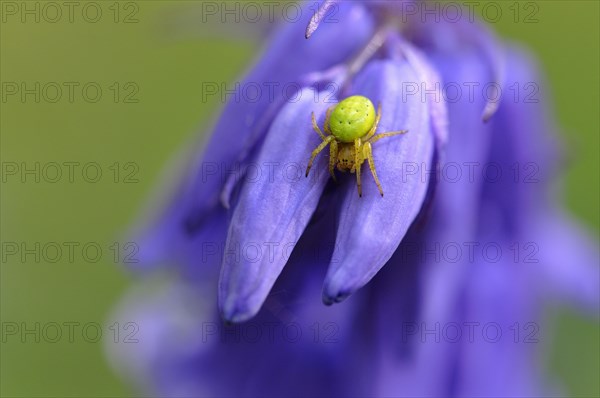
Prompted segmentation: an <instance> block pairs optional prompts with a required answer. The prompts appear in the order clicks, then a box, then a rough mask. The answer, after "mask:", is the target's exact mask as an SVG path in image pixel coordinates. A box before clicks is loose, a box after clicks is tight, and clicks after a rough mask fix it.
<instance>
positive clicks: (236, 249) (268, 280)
mask: <svg viewBox="0 0 600 398" xmlns="http://www.w3.org/2000/svg"><path fill="white" fill-rule="evenodd" d="M318 97H319V98H318V99H319V101H315V92H314V91H313V90H311V89H305V90H302V91H301V96H300V100H299V101H298V102H296V103H289V104H288V105H286V107H284V108H283V109H282V110H281V113H280V114H279V115H278V116H277V119H276V120H275V121H274V122H273V125H272V126H271V129H270V130H269V132H268V134H267V137H266V139H265V142H264V144H263V146H262V148H261V151H260V153H259V155H258V156H257V157H256V159H255V162H256V164H257V165H258V166H259V167H260V169H261V170H262V172H261V174H260V175H259V176H258V178H257V179H256V180H254V181H251V182H250V181H247V182H246V183H245V184H244V186H243V188H242V192H241V193H240V198H239V202H238V205H237V206H236V208H235V210H234V212H233V216H232V219H231V222H230V225H229V232H228V236H227V244H226V246H225V251H224V259H223V266H222V271H221V278H220V281H219V305H220V307H221V311H222V313H223V317H224V318H225V319H227V320H229V321H242V320H245V319H248V318H250V317H252V316H253V315H254V314H256V312H257V311H258V310H259V309H260V306H261V305H262V303H263V301H264V300H265V298H266V296H267V294H268V293H269V291H270V289H271V287H272V286H273V284H274V283H275V279H276V278H277V276H278V275H279V273H280V272H281V270H282V269H283V266H284V265H285V263H286V262H287V256H286V254H285V253H286V250H287V251H290V249H291V248H293V247H294V246H295V244H296V242H297V241H298V239H299V238H300V236H301V235H302V233H303V232H304V229H305V227H306V225H307V224H308V222H309V220H310V218H311V216H312V214H313V212H314V210H315V209H316V207H317V204H318V203H319V198H320V196H321V193H322V192H323V189H324V188H325V184H326V183H327V180H328V172H327V166H326V156H325V154H321V155H320V156H319V157H318V158H317V160H316V162H315V164H314V165H313V170H311V175H310V176H309V177H308V178H306V177H305V176H304V172H305V168H306V165H307V164H308V159H309V158H310V154H311V152H312V150H313V149H315V148H316V147H317V146H318V145H319V143H320V142H321V139H320V137H319V136H318V135H317V134H316V133H315V132H314V131H313V129H312V125H311V116H310V115H311V113H312V112H315V116H317V118H318V120H320V125H322V123H323V122H322V119H323V117H324V116H323V115H324V112H325V110H326V108H327V107H328V106H329V105H330V104H327V103H325V102H323V101H324V99H325V96H324V95H323V93H320V94H319V95H318ZM269 165H271V166H269ZM256 245H258V246H259V247H260V249H256V247H254V248H252V247H253V246H256ZM247 249H248V250H249V249H252V250H254V253H259V251H260V252H261V255H260V256H258V257H257V258H256V259H254V258H250V257H253V256H254V254H253V255H252V256H250V255H246V256H244V255H238V256H235V255H229V254H228V253H237V254H240V251H242V252H243V251H244V250H247ZM267 251H268V252H269V254H268V255H267Z"/></svg>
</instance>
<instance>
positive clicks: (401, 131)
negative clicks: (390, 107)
mask: <svg viewBox="0 0 600 398" xmlns="http://www.w3.org/2000/svg"><path fill="white" fill-rule="evenodd" d="M406 133H408V130H400V131H391V132H389V133H381V134H377V135H376V136H373V137H371V139H370V140H369V142H370V143H371V144H372V143H374V142H377V141H379V140H380V139H382V138H385V137H392V136H394V135H399V134H406Z"/></svg>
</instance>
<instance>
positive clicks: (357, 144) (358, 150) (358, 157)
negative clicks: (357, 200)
mask: <svg viewBox="0 0 600 398" xmlns="http://www.w3.org/2000/svg"><path fill="white" fill-rule="evenodd" d="M363 161H364V158H363V157H362V143H361V140H360V138H357V139H355V140H354V169H355V171H356V186H357V187H358V196H359V197H362V182H361V180H360V166H362V162H363Z"/></svg>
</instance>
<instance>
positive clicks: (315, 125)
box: [311, 112, 325, 140]
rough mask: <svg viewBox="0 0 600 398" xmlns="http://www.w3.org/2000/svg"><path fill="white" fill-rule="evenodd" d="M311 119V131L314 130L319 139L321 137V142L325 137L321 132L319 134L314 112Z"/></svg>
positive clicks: (319, 130)
mask: <svg viewBox="0 0 600 398" xmlns="http://www.w3.org/2000/svg"><path fill="white" fill-rule="evenodd" d="M311 119H312V126H313V130H315V132H316V133H317V134H319V137H321V139H322V140H325V135H324V134H323V132H321V129H320V128H319V125H318V124H317V120H316V119H315V113H314V112H313V113H312V115H311Z"/></svg>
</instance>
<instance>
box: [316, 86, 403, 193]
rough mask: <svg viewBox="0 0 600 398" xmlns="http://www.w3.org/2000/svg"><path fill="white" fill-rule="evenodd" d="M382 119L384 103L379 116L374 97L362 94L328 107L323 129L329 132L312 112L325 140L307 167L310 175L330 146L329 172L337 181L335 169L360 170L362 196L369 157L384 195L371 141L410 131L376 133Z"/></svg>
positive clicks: (378, 186) (358, 183)
mask: <svg viewBox="0 0 600 398" xmlns="http://www.w3.org/2000/svg"><path fill="white" fill-rule="evenodd" d="M380 119H381V104H379V106H378V107H377V115H375V107H374V106H373V103H372V102H371V100H369V99H368V98H367V97H363V96H361V95H354V96H352V97H348V98H346V99H344V100H343V101H341V102H339V103H338V104H336V105H333V106H331V107H330V108H329V109H327V113H326V115H325V123H324V125H323V129H324V130H325V133H326V134H327V135H325V134H323V132H322V131H321V129H320V128H319V125H318V124H317V121H316V120H315V114H314V112H313V114H312V125H313V128H314V130H315V131H316V132H317V134H319V136H320V137H321V138H322V139H323V142H321V143H320V144H319V146H317V147H316V148H315V150H314V151H312V155H311V157H310V160H309V161H308V167H307V168H306V176H307V177H308V173H309V172H310V168H311V167H312V164H313V161H314V160H315V157H316V156H317V155H318V154H319V152H321V151H322V150H323V149H325V147H326V146H327V145H330V147H329V174H331V177H332V178H333V180H334V181H337V180H336V178H335V172H334V168H335V167H336V165H337V169H338V170H339V171H341V172H346V171H350V172H351V173H355V172H356V183H357V185H358V196H361V197H362V183H361V181H360V168H361V166H362V164H363V163H364V161H365V160H367V161H368V163H369V168H370V169H371V174H373V178H374V179H375V183H376V184H377V188H378V189H379V193H380V194H381V196H383V189H382V188H381V184H380V183H379V178H378V177H377V172H376V171H375V163H374V162H373V150H372V148H371V144H372V143H374V142H377V141H379V140H380V139H382V138H385V137H391V136H394V135H398V134H404V133H407V132H408V130H401V131H393V132H389V133H382V134H377V135H375V131H376V130H377V125H378V124H379V120H380Z"/></svg>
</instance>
